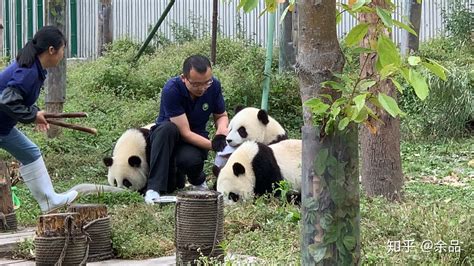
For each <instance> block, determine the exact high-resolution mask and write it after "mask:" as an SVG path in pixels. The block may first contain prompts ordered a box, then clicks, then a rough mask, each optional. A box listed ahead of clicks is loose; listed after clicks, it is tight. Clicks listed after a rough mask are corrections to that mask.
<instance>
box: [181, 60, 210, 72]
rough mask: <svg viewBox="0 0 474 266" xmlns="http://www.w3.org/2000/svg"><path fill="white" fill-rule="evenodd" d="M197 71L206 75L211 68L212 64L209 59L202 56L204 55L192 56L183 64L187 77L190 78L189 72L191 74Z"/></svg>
mask: <svg viewBox="0 0 474 266" xmlns="http://www.w3.org/2000/svg"><path fill="white" fill-rule="evenodd" d="M193 68H194V70H196V71H197V72H198V73H200V74H204V73H206V71H207V69H208V68H211V62H210V61H209V59H207V57H205V56H202V55H192V56H190V57H188V58H186V60H184V63H183V74H184V76H186V77H189V72H191V69H193Z"/></svg>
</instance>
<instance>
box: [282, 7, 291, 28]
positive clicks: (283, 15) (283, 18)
mask: <svg viewBox="0 0 474 266" xmlns="http://www.w3.org/2000/svg"><path fill="white" fill-rule="evenodd" d="M288 10H290V6H287V7H286V8H285V10H284V11H283V13H282V14H281V16H280V24H282V23H283V20H285V17H286V14H287V13H288Z"/></svg>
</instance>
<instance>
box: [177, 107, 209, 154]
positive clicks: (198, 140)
mask: <svg viewBox="0 0 474 266" xmlns="http://www.w3.org/2000/svg"><path fill="white" fill-rule="evenodd" d="M170 121H171V122H172V123H174V124H175V125H176V126H177V127H178V129H179V133H180V134H181V137H182V138H183V140H184V141H186V142H188V143H191V144H193V145H196V146H198V147H199V148H203V149H207V150H211V141H210V140H208V139H206V138H205V137H203V136H201V135H199V134H196V133H194V132H192V131H191V128H190V127H189V121H188V118H187V117H186V114H182V115H178V116H175V117H171V118H170Z"/></svg>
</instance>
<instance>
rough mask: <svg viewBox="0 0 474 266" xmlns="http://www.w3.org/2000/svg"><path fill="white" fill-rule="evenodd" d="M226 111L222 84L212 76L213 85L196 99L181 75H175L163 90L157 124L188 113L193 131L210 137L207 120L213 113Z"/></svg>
mask: <svg viewBox="0 0 474 266" xmlns="http://www.w3.org/2000/svg"><path fill="white" fill-rule="evenodd" d="M224 112H225V104H224V97H223V96H222V89H221V84H220V82H219V81H218V80H217V79H216V78H214V77H213V78H212V84H211V86H210V87H209V88H208V89H207V90H206V92H205V93H204V94H203V95H202V96H201V97H197V98H196V99H194V100H193V99H192V97H191V95H190V94H189V91H188V89H187V88H186V85H185V84H184V82H183V81H182V80H181V77H179V76H178V77H174V78H172V79H170V80H168V82H167V83H166V84H165V86H164V87H163V90H162V91H161V102H160V113H159V115H158V117H157V118H156V124H160V123H161V122H164V121H170V117H175V116H179V115H182V114H186V117H187V118H188V121H189V126H190V128H191V131H192V132H194V133H196V134H199V135H201V136H203V137H205V138H208V135H209V132H207V130H206V125H207V121H209V116H210V115H211V114H222V113H224Z"/></svg>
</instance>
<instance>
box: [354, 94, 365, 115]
mask: <svg viewBox="0 0 474 266" xmlns="http://www.w3.org/2000/svg"><path fill="white" fill-rule="evenodd" d="M366 96H367V94H361V95H357V96H356V97H354V100H353V101H354V103H355V105H356V108H357V111H360V110H362V108H364V105H365V97H366Z"/></svg>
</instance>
